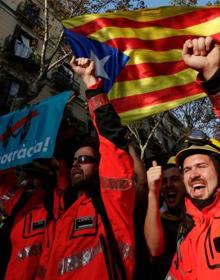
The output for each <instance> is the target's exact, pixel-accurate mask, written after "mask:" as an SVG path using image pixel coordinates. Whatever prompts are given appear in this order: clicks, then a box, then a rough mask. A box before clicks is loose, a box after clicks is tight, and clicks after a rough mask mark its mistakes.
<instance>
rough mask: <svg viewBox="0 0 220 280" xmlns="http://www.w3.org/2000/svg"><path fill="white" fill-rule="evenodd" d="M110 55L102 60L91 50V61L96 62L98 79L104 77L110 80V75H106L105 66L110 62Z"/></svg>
mask: <svg viewBox="0 0 220 280" xmlns="http://www.w3.org/2000/svg"><path fill="white" fill-rule="evenodd" d="M109 58H110V55H107V56H105V57H103V58H102V59H99V58H98V57H97V56H96V54H95V53H94V52H93V51H92V50H91V54H90V59H91V60H93V61H95V65H96V75H97V76H98V77H102V78H105V79H108V80H110V78H109V76H108V74H107V73H106V71H105V69H104V66H105V63H106V62H107V61H108V60H109Z"/></svg>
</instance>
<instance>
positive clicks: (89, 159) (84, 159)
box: [73, 155, 97, 164]
mask: <svg viewBox="0 0 220 280" xmlns="http://www.w3.org/2000/svg"><path fill="white" fill-rule="evenodd" d="M75 161H77V162H78V163H80V164H86V163H97V159H96V158H95V157H92V156H87V155H81V156H78V157H74V158H73V162H75Z"/></svg>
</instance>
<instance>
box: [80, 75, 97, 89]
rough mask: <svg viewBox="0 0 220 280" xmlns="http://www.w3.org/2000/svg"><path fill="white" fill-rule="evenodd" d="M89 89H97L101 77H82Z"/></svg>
mask: <svg viewBox="0 0 220 280" xmlns="http://www.w3.org/2000/svg"><path fill="white" fill-rule="evenodd" d="M82 80H83V82H84V84H85V86H86V88H87V89H90V88H92V89H95V85H96V84H97V83H98V82H99V80H100V79H99V78H96V77H95V76H94V75H88V76H87V75H86V76H84V77H83V78H82Z"/></svg>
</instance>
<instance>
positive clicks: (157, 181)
mask: <svg viewBox="0 0 220 280" xmlns="http://www.w3.org/2000/svg"><path fill="white" fill-rule="evenodd" d="M147 181H148V188H149V192H148V207H147V214H146V218H145V223H144V235H145V240H146V243H147V246H148V248H149V251H150V253H151V256H152V257H158V256H161V255H162V254H163V253H164V252H165V247H166V244H165V242H166V241H165V233H164V229H163V225H162V223H161V218H160V206H159V195H160V187H161V184H162V167H161V166H158V165H157V162H156V161H153V166H152V167H150V168H149V169H148V171H147Z"/></svg>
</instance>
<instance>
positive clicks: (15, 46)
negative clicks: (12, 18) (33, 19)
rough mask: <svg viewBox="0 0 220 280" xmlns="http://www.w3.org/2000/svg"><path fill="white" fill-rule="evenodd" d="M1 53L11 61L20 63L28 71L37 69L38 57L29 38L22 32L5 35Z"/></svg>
mask: <svg viewBox="0 0 220 280" xmlns="http://www.w3.org/2000/svg"><path fill="white" fill-rule="evenodd" d="M2 55H3V57H5V58H6V59H8V60H11V61H12V62H15V63H19V64H21V65H22V66H23V68H24V69H25V70H26V71H28V72H31V73H34V72H37V71H39V68H40V59H39V57H38V56H37V54H36V53H35V52H34V51H33V48H32V47H31V40H30V38H28V37H26V36H25V35H24V34H20V35H19V36H17V35H16V34H15V35H9V36H8V37H6V39H5V42H4V46H3V53H2Z"/></svg>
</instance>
